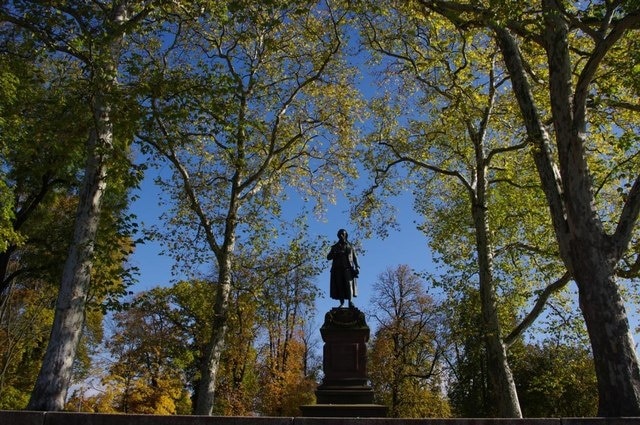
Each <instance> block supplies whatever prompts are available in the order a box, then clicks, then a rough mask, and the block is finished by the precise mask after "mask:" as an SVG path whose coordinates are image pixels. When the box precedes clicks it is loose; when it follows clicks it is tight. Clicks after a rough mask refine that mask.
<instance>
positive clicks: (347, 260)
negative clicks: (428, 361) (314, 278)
mask: <svg viewBox="0 0 640 425" xmlns="http://www.w3.org/2000/svg"><path fill="white" fill-rule="evenodd" d="M327 260H333V262H332V263H331V280H330V286H329V295H330V296H331V298H332V299H334V300H340V307H342V305H343V304H344V301H345V300H347V301H348V302H349V307H350V308H353V307H354V305H353V302H352V298H353V297H356V296H358V285H357V281H356V278H357V277H358V274H359V273H360V266H359V265H358V258H357V257H356V251H355V250H354V248H353V245H351V244H350V243H349V240H348V235H347V231H346V230H344V229H340V230H338V242H336V243H335V244H333V246H332V247H331V251H329V254H328V255H327Z"/></svg>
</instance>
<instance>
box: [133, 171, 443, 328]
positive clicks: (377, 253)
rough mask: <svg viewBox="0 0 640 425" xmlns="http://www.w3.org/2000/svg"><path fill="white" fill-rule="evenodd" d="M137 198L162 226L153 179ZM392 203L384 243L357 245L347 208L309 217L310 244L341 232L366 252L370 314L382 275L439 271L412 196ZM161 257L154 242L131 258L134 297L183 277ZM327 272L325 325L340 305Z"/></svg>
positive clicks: (365, 301) (322, 308)
mask: <svg viewBox="0 0 640 425" xmlns="http://www.w3.org/2000/svg"><path fill="white" fill-rule="evenodd" d="M148 172H149V173H151V172H153V169H149V170H148ZM136 195H138V196H139V198H138V199H137V200H135V201H134V202H133V203H132V205H131V212H132V213H134V214H135V215H136V216H137V217H138V220H139V221H140V222H142V223H143V225H144V226H149V225H153V224H157V223H158V219H159V216H160V214H161V212H162V210H161V207H160V206H159V205H158V201H159V198H160V194H159V191H158V188H157V187H155V185H154V184H153V177H152V174H149V175H148V176H147V178H146V179H145V181H144V182H143V184H142V185H141V189H140V190H138V191H137V192H136ZM339 199H340V197H339ZM393 201H394V205H395V206H396V207H397V209H398V216H397V220H398V222H399V230H398V231H394V230H391V231H390V232H389V236H388V237H387V238H385V239H380V238H372V239H365V240H357V239H354V236H355V235H357V234H358V230H357V229H355V228H354V225H353V223H351V221H350V220H349V212H348V209H349V205H346V204H344V203H338V204H336V205H330V206H329V207H328V211H327V215H326V217H325V218H324V220H319V219H316V217H315V216H314V215H313V214H310V216H309V233H310V237H311V238H315V237H316V236H324V237H325V238H327V239H328V240H329V241H331V242H333V241H335V240H336V233H337V231H338V229H340V228H345V229H347V231H348V232H349V235H350V239H351V241H352V242H355V243H357V244H359V245H360V246H361V247H362V249H363V252H359V253H358V260H359V263H360V267H361V269H360V278H359V280H358V289H359V296H358V297H357V298H356V299H355V300H354V303H355V304H356V306H357V307H358V308H360V309H361V310H363V311H367V310H368V305H369V301H370V299H371V297H372V286H373V283H374V282H375V281H376V280H377V277H378V275H379V274H380V273H382V272H383V271H385V270H386V269H387V268H390V267H396V266H398V265H400V264H407V265H409V266H410V267H411V268H413V269H415V270H416V271H426V270H433V267H434V266H433V263H432V258H431V252H430V250H429V247H428V246H427V239H426V237H425V236H424V234H423V233H422V232H420V231H419V230H418V229H416V224H415V222H416V220H418V221H419V219H418V218H417V217H416V215H415V213H413V210H412V206H411V203H412V199H411V195H410V193H408V192H407V193H405V194H404V195H402V196H400V197H398V198H396V199H395V200H393ZM326 250H327V252H328V250H329V245H327V246H326ZM161 251H162V247H161V246H160V244H159V243H158V242H153V241H152V242H146V243H144V244H140V245H138V246H137V247H136V250H135V252H134V254H133V255H132V257H131V258H130V263H131V265H133V266H136V267H138V269H139V273H140V274H139V276H138V283H137V284H135V285H134V286H132V287H131V288H130V290H131V291H133V292H140V291H144V290H147V289H150V288H152V287H156V286H170V285H171V284H172V283H173V282H174V281H176V280H179V279H180V278H181V277H182V276H172V274H171V268H172V265H173V260H172V258H171V257H169V256H165V255H162V254H161ZM323 254H324V253H323ZM324 266H325V267H324V269H323V272H322V273H321V274H320V275H319V276H318V277H317V278H316V279H315V284H316V286H318V288H320V290H321V294H322V296H321V297H320V298H319V299H318V300H317V303H316V308H317V310H318V313H317V314H318V318H319V319H318V321H320V322H321V320H322V318H323V317H324V313H326V312H327V311H328V310H330V309H331V308H332V307H336V306H337V305H338V302H337V301H335V300H332V299H330V298H329V293H328V292H329V268H330V266H331V263H330V261H327V262H326V263H325V264H324ZM320 324H321V323H320ZM370 325H371V324H370Z"/></svg>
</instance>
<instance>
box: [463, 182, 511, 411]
mask: <svg viewBox="0 0 640 425" xmlns="http://www.w3.org/2000/svg"><path fill="white" fill-rule="evenodd" d="M480 184H482V183H481V182H479V183H478V185H480ZM485 211H486V208H485V207H484V205H478V204H477V203H474V206H473V219H474V225H475V232H476V244H477V246H476V251H477V254H478V269H479V277H480V300H481V311H482V325H483V330H484V339H485V344H486V348H487V367H488V375H489V388H490V392H491V396H490V399H492V400H493V401H494V403H495V406H496V409H497V416H498V417H501V418H521V417H522V412H521V410H520V402H519V400H518V392H517V390H516V385H515V381H514V380H513V375H512V373H511V368H510V367H509V362H508V360H507V350H506V347H505V345H504V343H503V342H502V330H501V328H500V320H499V318H498V308H497V302H496V294H495V285H494V282H493V271H492V263H493V260H492V254H491V248H490V245H489V240H488V223H487V221H486V220H487V217H486V213H485Z"/></svg>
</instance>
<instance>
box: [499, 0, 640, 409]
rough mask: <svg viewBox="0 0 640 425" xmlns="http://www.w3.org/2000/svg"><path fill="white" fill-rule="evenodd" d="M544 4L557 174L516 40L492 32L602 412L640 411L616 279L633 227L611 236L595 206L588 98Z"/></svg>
mask: <svg viewBox="0 0 640 425" xmlns="http://www.w3.org/2000/svg"><path fill="white" fill-rule="evenodd" d="M544 5H545V12H546V19H547V21H546V32H545V43H546V48H547V55H548V65H549V73H550V75H549V79H550V93H552V95H551V103H552V114H553V120H554V129H555V141H556V147H557V152H558V158H559V165H560V167H559V174H558V172H557V168H556V166H555V164H554V163H553V157H552V155H551V152H552V149H551V148H550V143H551V140H550V137H549V134H548V133H547V131H546V128H545V127H544V125H543V124H542V122H541V119H540V115H539V113H538V111H537V109H536V107H535V103H534V101H533V96H532V94H531V90H530V87H529V84H528V81H527V79H526V73H525V71H524V68H523V64H522V62H521V56H520V52H519V49H518V46H517V44H516V41H515V39H514V38H513V36H512V35H511V34H510V33H509V32H508V31H507V30H506V29H504V28H499V27H494V31H495V34H496V38H497V40H498V43H499V45H500V49H501V50H502V55H503V58H504V61H505V64H506V66H507V68H508V70H509V74H510V77H511V83H512V87H513V91H514V94H515V96H516V98H517V100H518V104H519V106H520V110H521V112H522V115H523V119H524V123H525V126H526V128H527V133H528V134H529V137H530V138H531V139H532V141H533V142H534V143H536V149H535V150H534V158H535V162H536V167H537V169H538V174H539V176H540V180H541V183H542V187H543V189H544V192H545V195H546V197H547V201H548V204H549V208H550V212H551V217H552V220H553V225H554V230H555V233H556V238H557V241H558V246H559V248H560V255H561V257H562V259H563V261H564V263H565V266H566V267H567V270H568V271H569V272H570V273H571V275H572V276H573V279H574V280H575V282H576V284H577V286H578V290H579V301H580V308H581V311H582V314H583V317H584V320H585V323H586V326H587V331H588V333H589V338H590V342H591V348H592V351H593V356H594V363H595V370H596V377H597V380H598V394H599V400H600V401H599V409H598V414H599V415H601V416H638V415H640V373H639V369H638V359H637V356H636V352H635V347H634V344H633V339H632V337H631V334H630V328H629V323H628V319H627V314H626V311H625V308H624V303H623V301H622V297H621V296H620V292H619V290H618V286H617V284H616V280H615V266H616V264H617V262H618V261H619V259H620V256H621V254H622V252H624V250H625V249H626V248H627V247H626V245H627V243H628V237H629V233H630V231H631V230H630V229H631V228H632V226H627V229H626V232H621V233H622V234H621V235H616V236H614V237H612V236H609V235H607V234H606V233H605V231H604V229H603V226H602V223H601V222H600V220H599V218H598V214H597V212H596V211H595V208H594V203H593V194H592V182H591V176H590V172H589V169H588V165H587V162H586V156H585V155H586V152H585V149H584V142H585V140H584V138H585V137H586V134H587V133H586V118H585V117H586V104H585V102H586V97H584V96H581V97H576V96H575V95H574V93H573V91H572V90H571V89H570V87H571V84H572V78H571V62H570V60H569V46H568V35H567V34H568V33H567V27H566V22H564V20H563V19H562V17H561V13H559V11H557V10H555V8H556V4H555V2H552V1H550V2H546V1H545V2H544ZM581 84H582V85H583V86H587V85H588V82H586V81H581ZM581 92H582V91H581ZM636 202H637V200H636ZM637 209H638V208H637V205H635V206H631V207H629V208H628V211H627V217H624V220H627V221H629V222H632V223H635V222H636V221H637V215H638V213H637ZM623 211H624V210H623ZM616 233H617V232H616ZM622 245H624V246H622Z"/></svg>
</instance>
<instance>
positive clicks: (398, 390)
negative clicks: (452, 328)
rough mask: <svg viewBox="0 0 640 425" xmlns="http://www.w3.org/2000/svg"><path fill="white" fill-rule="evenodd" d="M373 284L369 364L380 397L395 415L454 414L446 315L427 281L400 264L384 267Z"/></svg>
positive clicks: (374, 386) (426, 415)
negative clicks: (446, 361)
mask: <svg viewBox="0 0 640 425" xmlns="http://www.w3.org/2000/svg"><path fill="white" fill-rule="evenodd" d="M373 289H374V295H373V300H372V307H373V309H374V310H373V312H372V313H371V314H372V316H373V317H374V318H375V320H376V321H377V331H376V333H375V336H374V338H373V342H372V347H371V350H370V353H369V357H370V364H369V369H370V377H371V383H372V387H373V388H374V391H375V392H376V395H377V397H379V398H380V400H381V401H382V402H384V403H385V404H387V405H388V406H389V415H390V417H394V418H402V417H405V418H406V417H415V418H421V417H446V416H449V414H450V411H449V406H448V403H447V402H446V400H445V398H444V396H443V394H442V393H441V391H440V387H441V386H440V383H441V379H442V376H441V372H442V370H443V369H442V364H441V362H440V360H441V355H442V352H443V347H442V346H441V345H440V343H439V341H438V333H439V330H440V328H441V326H442V323H441V322H440V321H441V319H442V316H441V315H440V314H439V312H438V308H437V306H436V305H435V302H434V301H433V299H432V298H431V297H430V296H429V295H428V294H427V292H426V289H425V288H424V283H423V282H422V280H421V279H420V278H419V277H418V275H417V274H415V273H414V272H413V271H412V270H411V269H410V268H409V266H407V265H400V266H397V267H396V268H394V269H391V268H389V269H387V270H386V271H384V272H383V273H381V274H380V275H379V276H378V279H377V280H376V281H375V283H374V287H373Z"/></svg>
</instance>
